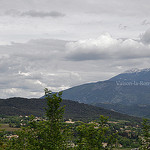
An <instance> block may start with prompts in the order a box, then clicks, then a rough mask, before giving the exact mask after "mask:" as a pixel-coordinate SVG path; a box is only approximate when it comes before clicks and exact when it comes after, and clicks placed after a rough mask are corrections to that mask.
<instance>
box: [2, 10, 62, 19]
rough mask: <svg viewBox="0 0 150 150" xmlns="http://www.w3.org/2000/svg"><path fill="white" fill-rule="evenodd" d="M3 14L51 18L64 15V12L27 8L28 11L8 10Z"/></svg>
mask: <svg viewBox="0 0 150 150" xmlns="http://www.w3.org/2000/svg"><path fill="white" fill-rule="evenodd" d="M5 15H12V16H27V17H39V18H44V17H53V18H59V17H64V16H65V14H63V13H60V12H57V11H35V10H29V11H23V12H21V11H19V10H15V9H12V10H8V11H6V12H5Z"/></svg>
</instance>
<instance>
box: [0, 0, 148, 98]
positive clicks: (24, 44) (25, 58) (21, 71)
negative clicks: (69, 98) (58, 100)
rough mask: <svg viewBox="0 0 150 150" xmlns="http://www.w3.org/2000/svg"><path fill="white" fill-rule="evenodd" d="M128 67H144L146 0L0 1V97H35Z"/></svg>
mask: <svg viewBox="0 0 150 150" xmlns="http://www.w3.org/2000/svg"><path fill="white" fill-rule="evenodd" d="M132 68H138V69H143V68H150V1H148V0H132V1H131V0H74V1H73V0H13V1H12V0H0V93H1V94H0V98H9V97H27V98H31V97H37V98H38V97H41V96H42V95H43V94H44V88H49V89H50V90H52V91H61V90H64V89H67V88H70V87H73V86H77V85H81V84H85V83H91V82H97V81H104V80H108V79H109V78H111V77H113V76H115V75H117V74H119V73H122V72H124V71H126V70H130V69H132Z"/></svg>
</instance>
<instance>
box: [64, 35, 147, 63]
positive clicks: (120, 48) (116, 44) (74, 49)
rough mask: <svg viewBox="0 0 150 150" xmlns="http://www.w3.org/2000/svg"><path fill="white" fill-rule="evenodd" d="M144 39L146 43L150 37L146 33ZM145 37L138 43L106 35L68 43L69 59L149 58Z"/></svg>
mask: <svg viewBox="0 0 150 150" xmlns="http://www.w3.org/2000/svg"><path fill="white" fill-rule="evenodd" d="M145 36H146V37H145ZM143 37H144V38H145V40H144V41H148V40H149V37H150V36H149V34H148V35H147V32H146V34H144V35H143ZM143 37H142V39H141V40H138V41H137V40H134V39H124V40H123V39H115V38H113V37H112V36H110V35H109V34H104V35H101V36H100V37H98V38H96V39H87V40H80V41H77V42H70V43H67V49H68V56H67V58H68V59H71V60H76V61H83V60H97V59H134V58H144V57H146V58H149V57H150V46H149V45H145V44H144V43H143Z"/></svg>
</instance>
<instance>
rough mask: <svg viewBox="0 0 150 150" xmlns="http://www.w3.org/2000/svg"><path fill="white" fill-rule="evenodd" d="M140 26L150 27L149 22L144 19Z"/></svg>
mask: <svg viewBox="0 0 150 150" xmlns="http://www.w3.org/2000/svg"><path fill="white" fill-rule="evenodd" d="M141 25H150V21H148V20H147V19H145V20H143V21H142V23H141Z"/></svg>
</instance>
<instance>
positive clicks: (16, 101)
mask: <svg viewBox="0 0 150 150" xmlns="http://www.w3.org/2000/svg"><path fill="white" fill-rule="evenodd" d="M64 105H65V114H64V119H69V118H71V119H73V120H84V121H88V120H95V119H98V118H99V117H100V115H104V116H109V118H111V119H117V120H118V119H119V120H130V121H141V119H140V118H137V117H132V116H128V115H125V114H120V113H117V112H115V111H110V110H107V109H104V108H100V107H96V106H92V105H87V104H83V103H79V102H75V101H70V100H63V101H62V103H61V106H64ZM44 107H46V100H45V99H26V98H19V97H16V98H9V99H0V115H1V116H2V115H9V116H13V115H23V116H25V115H35V116H43V115H44Z"/></svg>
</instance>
